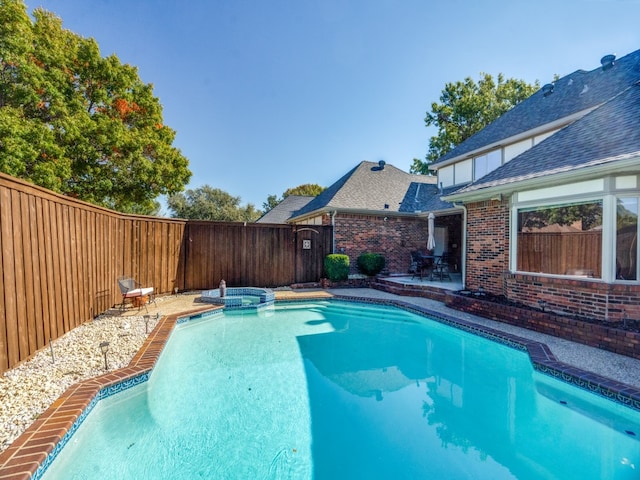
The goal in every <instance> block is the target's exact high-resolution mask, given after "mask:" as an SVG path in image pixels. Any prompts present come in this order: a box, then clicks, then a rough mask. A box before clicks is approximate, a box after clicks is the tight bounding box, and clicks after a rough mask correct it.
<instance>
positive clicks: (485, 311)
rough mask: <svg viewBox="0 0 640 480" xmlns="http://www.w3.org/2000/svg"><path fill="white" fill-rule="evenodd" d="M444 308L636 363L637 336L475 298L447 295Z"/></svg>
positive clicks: (639, 350) (639, 347)
mask: <svg viewBox="0 0 640 480" xmlns="http://www.w3.org/2000/svg"><path fill="white" fill-rule="evenodd" d="M445 304H446V305H447V306H449V307H451V308H454V309H456V310H460V311H463V312H467V313H471V314H474V315H478V316H480V317H485V318H490V319H492V320H497V321H500V322H504V323H508V324H511V325H515V326H518V327H523V328H526V329H528V330H534V331H536V332H540V333H546V334H549V335H553V336H554V337H558V338H564V339H566V340H571V341H574V342H577V343H581V344H583V345H589V346H592V347H597V348H601V349H603V350H607V351H610V352H614V353H619V354H621V355H626V356H628V357H633V358H638V359H640V333H637V332H630V331H627V330H622V329H617V328H614V327H610V326H606V325H601V324H596V323H590V322H586V321H581V320H575V319H571V318H568V317H563V316H561V315H557V314H554V313H549V312H543V311H541V310H532V309H527V308H520V307H517V306H513V305H504V304H500V303H496V302H491V301H486V300H481V299H480V298H478V297H475V296H467V295H461V294H458V293H454V292H447V294H446V298H445Z"/></svg>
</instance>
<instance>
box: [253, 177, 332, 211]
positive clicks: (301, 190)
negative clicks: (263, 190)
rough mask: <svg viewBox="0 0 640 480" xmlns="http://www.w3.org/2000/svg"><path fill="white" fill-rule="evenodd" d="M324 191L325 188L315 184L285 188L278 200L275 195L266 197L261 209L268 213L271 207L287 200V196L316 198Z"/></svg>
mask: <svg viewBox="0 0 640 480" xmlns="http://www.w3.org/2000/svg"><path fill="white" fill-rule="evenodd" d="M325 190H326V187H321V186H320V185H318V184H316V183H305V184H303V185H298V186H297V187H293V188H287V189H286V190H285V191H284V192H283V194H282V197H280V198H278V197H277V196H276V195H269V196H268V197H267V201H266V202H264V203H263V204H262V208H263V210H264V211H265V212H268V211H269V210H271V209H272V208H273V207H275V206H276V205H278V204H279V203H280V202H282V200H284V199H285V198H287V197H288V196H289V195H301V196H307V197H317V196H318V195H320V194H321V193H322V192H324V191H325Z"/></svg>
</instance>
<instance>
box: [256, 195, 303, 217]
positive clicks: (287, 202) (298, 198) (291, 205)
mask: <svg viewBox="0 0 640 480" xmlns="http://www.w3.org/2000/svg"><path fill="white" fill-rule="evenodd" d="M314 198H315V197H311V196H304V195H289V196H287V197H285V198H284V199H283V200H282V201H281V202H280V203H279V204H277V205H276V206H275V207H273V208H272V209H271V210H269V211H268V212H267V213H265V214H264V215H262V217H260V218H259V219H258V220H257V223H287V220H289V218H290V217H291V215H293V213H294V212H295V211H297V210H300V209H301V208H302V207H304V206H305V205H306V204H307V203H309V202H310V201H311V200H313V199H314Z"/></svg>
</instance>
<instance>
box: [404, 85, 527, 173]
mask: <svg viewBox="0 0 640 480" xmlns="http://www.w3.org/2000/svg"><path fill="white" fill-rule="evenodd" d="M538 88H539V85H538V82H537V81H536V82H535V83H534V84H533V85H530V84H528V83H526V82H525V81H524V80H516V79H513V78H510V79H508V80H505V78H504V76H503V75H502V74H499V75H498V78H497V79H494V78H493V77H492V76H491V75H489V74H487V73H481V74H480V79H479V80H478V82H477V83H476V82H475V81H474V80H473V79H472V78H471V77H467V78H465V79H464V81H462V82H460V81H458V82H455V83H447V84H446V85H445V88H444V90H443V91H442V94H441V95H440V102H441V103H436V102H433V103H432V104H431V112H427V116H426V118H425V119H424V121H425V123H426V125H427V126H431V125H434V126H436V127H437V129H438V134H437V135H435V136H433V137H431V138H430V139H429V152H428V153H427V156H426V161H422V160H419V159H417V158H415V159H413V165H412V166H411V172H412V173H422V174H427V173H429V165H430V164H431V163H433V162H434V161H435V160H437V159H438V158H440V157H441V156H442V155H444V154H446V153H447V152H449V151H450V150H451V149H453V147H455V146H456V145H459V144H460V143H462V142H463V141H464V140H466V139H467V138H469V137H470V136H471V135H473V134H474V133H476V132H478V131H480V130H481V129H483V128H484V127H485V126H487V125H488V124H489V123H491V122H493V121H494V120H495V119H497V118H498V117H499V116H500V115H502V114H503V113H505V112H506V111H507V110H509V109H510V108H512V107H513V106H515V105H517V104H518V103H520V102H521V101H523V100H525V99H526V98H528V97H529V96H530V95H531V94H533V93H534V92H535V91H536V90H538Z"/></svg>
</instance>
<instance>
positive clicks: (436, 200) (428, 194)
mask: <svg viewBox="0 0 640 480" xmlns="http://www.w3.org/2000/svg"><path fill="white" fill-rule="evenodd" d="M459 188H460V187H459V186H455V187H448V188H445V189H443V190H442V191H440V189H439V188H438V186H437V185H430V184H424V183H418V182H414V183H412V184H411V185H410V186H409V190H407V194H406V195H405V197H404V199H403V200H402V204H401V205H400V211H401V212H407V213H410V212H411V213H420V212H437V211H441V210H447V209H450V208H453V207H454V205H453V204H452V203H450V202H445V201H444V200H442V198H441V197H442V196H444V195H448V194H450V193H453V192H454V191H456V190H457V189H459Z"/></svg>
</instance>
